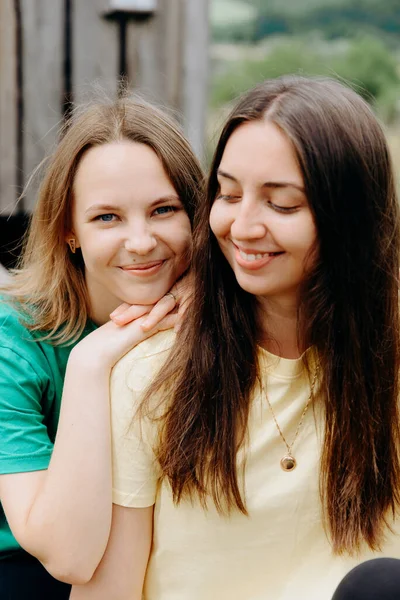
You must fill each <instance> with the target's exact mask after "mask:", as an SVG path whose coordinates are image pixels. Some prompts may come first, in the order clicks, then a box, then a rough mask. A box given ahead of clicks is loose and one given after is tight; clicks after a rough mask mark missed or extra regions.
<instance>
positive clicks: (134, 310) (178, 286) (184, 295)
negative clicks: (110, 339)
mask: <svg viewBox="0 0 400 600" xmlns="http://www.w3.org/2000/svg"><path fill="white" fill-rule="evenodd" d="M192 287H193V286H192V277H191V275H190V274H188V275H186V276H185V277H183V278H182V279H180V280H179V281H178V282H177V283H175V285H174V286H173V287H172V288H171V290H170V291H169V292H167V293H166V294H165V295H164V296H163V297H162V298H161V299H160V300H159V301H158V302H157V303H156V304H155V305H154V306H153V307H149V306H137V305H130V304H121V306H119V307H118V308H117V309H116V310H114V312H112V313H111V315H110V318H111V320H112V321H114V323H116V324H117V325H126V324H127V323H130V322H131V321H133V320H135V319H138V318H139V317H141V316H143V315H144V314H145V313H146V312H148V313H149V314H148V316H147V318H146V319H144V320H143V321H142V322H141V327H142V329H143V331H151V330H152V329H153V328H154V327H156V326H157V325H158V324H160V323H161V322H162V321H163V319H164V318H165V317H166V316H167V315H168V314H170V313H173V314H175V315H176V320H175V322H174V323H175V328H178V327H179V325H180V323H181V321H182V318H183V315H184V313H185V311H186V308H187V306H188V302H189V299H190V295H191V292H192ZM146 309H147V310H146ZM173 311H175V312H173ZM163 329H167V327H165V326H164V327H163Z"/></svg>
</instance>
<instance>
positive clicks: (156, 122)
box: [3, 97, 203, 343]
mask: <svg viewBox="0 0 400 600" xmlns="http://www.w3.org/2000/svg"><path fill="white" fill-rule="evenodd" d="M61 134H62V137H61V141H60V142H59V144H58V146H57V148H56V149H55V152H54V154H53V155H52V156H51V157H50V159H49V161H48V164H47V169H46V172H45V175H44V179H43V182H42V185H41V187H40V190H39V198H38V202H37V205H36V207H35V210H34V212H33V215H32V219H31V223H30V227H29V230H28V234H27V237H26V240H25V245H24V251H23V254H22V259H21V261H20V264H19V265H18V268H17V269H16V270H15V271H14V272H13V276H12V278H11V281H10V283H8V284H7V285H6V286H5V287H4V288H3V289H4V291H5V292H6V293H7V295H8V297H9V298H10V299H11V300H13V301H15V302H16V303H17V304H18V306H19V308H20V309H21V310H22V311H23V313H25V314H26V317H27V326H28V327H29V328H30V329H31V330H33V331H40V332H42V333H43V335H42V337H41V339H49V340H51V341H52V342H54V343H66V342H70V341H73V340H75V339H76V338H77V337H79V335H80V334H81V333H82V331H83V329H84V327H85V324H86V322H87V319H88V315H89V309H90V307H89V301H88V296H87V290H86V284H85V277H84V269H83V264H82V261H81V260H80V257H79V252H78V256H76V255H72V254H71V252H70V251H69V248H68V246H67V244H66V242H65V236H66V233H67V231H68V228H69V225H70V218H71V206H72V198H73V184H74V178H75V173H76V171H77V168H78V165H79V162H80V160H81V158H82V156H83V155H84V153H85V152H86V151H87V150H88V149H89V148H91V147H92V146H98V145H101V144H107V143H109V142H114V141H119V140H122V139H127V140H131V141H133V142H138V143H141V144H146V145H147V146H149V147H150V148H152V149H153V150H154V152H155V153H156V154H157V156H158V157H159V159H160V160H161V162H162V164H163V166H164V169H165V172H166V174H167V175H168V177H169V178H170V180H171V183H172V185H173V186H174V188H175V190H176V192H177V194H178V195H179V197H180V199H181V201H182V203H183V205H184V208H185V210H186V212H187V214H188V216H189V219H190V221H191V223H192V224H193V219H194V213H195V209H196V207H197V205H198V203H199V201H200V199H201V198H202V192H203V175H202V171H201V168H200V165H199V163H198V161H197V159H196V157H195V156H194V154H193V152H192V150H191V148H190V146H189V144H188V142H187V141H186V139H185V138H184V136H183V134H182V133H181V131H180V129H179V127H178V125H177V124H176V123H175V121H174V120H173V119H171V118H169V117H168V116H167V115H166V114H165V113H164V112H162V111H161V109H158V108H156V107H155V106H152V105H150V104H148V103H146V102H144V101H141V100H139V99H136V98H129V97H123V98H120V99H118V100H116V101H107V100H104V101H101V102H96V103H93V104H90V105H89V106H85V107H81V108H78V109H76V111H75V112H74V114H73V115H72V117H71V119H70V120H69V121H68V122H67V123H66V125H65V127H64V128H63V130H62V132H61Z"/></svg>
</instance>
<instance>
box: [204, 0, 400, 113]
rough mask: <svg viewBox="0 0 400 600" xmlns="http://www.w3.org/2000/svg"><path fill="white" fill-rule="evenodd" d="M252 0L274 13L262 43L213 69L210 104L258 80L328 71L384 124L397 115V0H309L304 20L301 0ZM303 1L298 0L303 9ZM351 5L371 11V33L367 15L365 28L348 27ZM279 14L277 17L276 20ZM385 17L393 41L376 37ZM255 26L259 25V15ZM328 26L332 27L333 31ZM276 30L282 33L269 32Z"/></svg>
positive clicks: (399, 110)
mask: <svg viewBox="0 0 400 600" xmlns="http://www.w3.org/2000/svg"><path fill="white" fill-rule="evenodd" d="M251 1H252V3H253V4H254V7H255V8H257V9H259V10H261V9H263V8H262V7H263V6H264V5H269V7H270V9H271V10H272V9H274V10H275V17H274V18H270V19H269V21H268V26H267V27H264V29H263V35H264V38H263V39H264V40H265V41H263V42H262V44H261V45H260V44H259V45H258V46H254V47H255V48H257V47H258V49H259V50H258V52H256V53H254V54H253V57H248V58H247V59H241V60H236V61H229V60H227V61H225V63H224V64H223V65H221V64H220V65H219V68H217V69H216V70H215V75H214V81H213V86H212V97H211V101H212V105H213V106H214V107H218V106H221V105H223V104H226V103H228V102H230V101H231V100H233V99H234V98H236V97H237V96H238V95H239V94H241V93H242V92H244V91H245V90H246V89H248V88H250V87H252V86H253V85H255V84H256V83H257V82H259V81H262V80H263V79H268V78H271V77H277V76H279V75H284V74H289V73H302V74H304V75H328V76H331V77H337V78H339V79H341V80H344V81H346V82H347V83H349V84H350V85H351V86H353V87H354V89H356V91H358V92H359V93H361V94H362V95H363V96H364V97H365V98H366V99H367V100H368V101H370V102H371V104H373V105H374V106H375V108H376V109H377V111H378V113H379V114H380V116H381V117H382V118H383V119H384V120H385V121H386V122H387V123H390V122H393V121H394V120H396V119H399V118H400V68H399V60H398V54H399V52H400V6H399V5H400V0H396V1H395V0H385V2H384V3H381V4H379V10H378V3H377V2H375V1H374V0H360V1H359V2H355V1H354V0H344V1H342V0H325V2H324V7H322V6H321V2H320V1H319V0H309V2H308V3H307V11H306V14H307V19H306V17H305V14H304V10H303V12H301V11H299V5H301V4H302V3H301V2H300V1H298V0H286V3H285V4H283V3H280V2H279V3H278V1H277V0H276V1H275V0H251ZM305 4H306V3H305V2H303V9H304V5H305ZM356 6H357V10H359V11H360V10H361V8H360V7H361V6H363V7H364V9H365V10H366V9H367V8H369V10H370V13H368V15H369V17H370V16H371V15H374V18H375V25H374V27H375V31H372V29H373V28H372V27H370V23H369V21H368V19H366V21H365V23H364V25H365V27H360V28H357V27H356V28H354V26H353V27H351V25H350V21H351V19H350V16H351V15H355V14H356V10H355V7H356ZM264 8H265V7H264ZM278 8H279V9H280V10H281V12H280V13H278ZM328 9H329V10H328ZM265 10H266V9H265ZM329 11H337V14H339V13H340V15H341V19H342V20H340V19H339V20H338V21H336V22H334V21H332V20H331V19H332V17H331V16H330V15H331V14H332V13H331V12H329ZM352 11H353V12H352ZM374 11H375V12H374ZM378 13H379V19H378ZM389 13H390V14H391V15H397V17H396V18H397V21H396V19H394V20H393V21H390V19H389V16H388V15H389ZM360 14H361V13H360V12H358V13H357V15H358V16H357V18H360ZM278 15H280V16H279V18H280V19H281V21H279V22H278ZM289 17H290V19H292V21H291V23H292V25H293V23H294V21H296V23H297V24H298V29H297V31H296V33H297V35H293V32H292V31H291V32H290V33H291V34H290V35H287V34H288V33H289V30H290V28H289V26H288V23H289V20H290V19H289ZM369 17H368V18H369ZM386 18H387V19H389V21H390V27H391V28H392V31H395V29H396V27H398V34H399V35H398V40H397V41H396V43H395V42H394V38H391V37H390V36H389V38H388V37H387V36H385V35H383V34H382V35H381V34H380V35H376V27H377V24H378V25H379V27H380V26H381V25H382V24H384V25H385V26H387V27H388V28H389V21H388V20H386V21H385V19H386ZM274 19H275V20H274ZM285 19H286V20H285ZM324 19H326V23H325V21H324ZM300 23H301V24H302V27H301V28H300ZM324 23H325V25H326V26H325V25H324ZM340 23H341V25H340ZM344 24H345V25H346V26H345V25H344ZM292 25H291V27H292ZM314 25H315V26H314ZM342 25H343V27H342ZM367 25H368V27H367ZM257 27H261V21H260V19H258V21H257ZM333 27H336V29H337V31H336V32H335V35H333V29H332V28H333ZM321 28H322V31H321ZM329 28H330V29H329ZM328 29H329V31H330V33H329V34H328V33H327V32H328ZM277 31H279V32H281V33H283V35H281V36H280V37H278V36H277V35H274V36H273V37H271V36H270V34H272V33H274V34H276V33H277ZM345 32H347V33H346V35H345ZM360 32H361V33H360ZM336 33H338V35H339V33H340V36H339V37H336ZM350 33H351V35H350ZM334 38H336V39H334ZM263 48H264V51H263ZM254 56H257V57H256V58H255V57H254Z"/></svg>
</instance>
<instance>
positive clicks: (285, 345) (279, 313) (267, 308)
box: [258, 298, 304, 359]
mask: <svg viewBox="0 0 400 600" xmlns="http://www.w3.org/2000/svg"><path fill="white" fill-rule="evenodd" d="M258 301H259V319H260V326H261V332H262V333H261V336H260V340H259V343H260V345H261V346H262V347H263V348H265V349H266V350H268V352H271V354H276V355H277V356H281V357H282V358H292V359H295V358H299V356H301V355H302V353H303V352H304V348H302V347H300V346H299V342H298V339H297V337H298V336H297V333H298V332H297V302H296V301H293V299H290V300H288V299H282V298H259V299H258Z"/></svg>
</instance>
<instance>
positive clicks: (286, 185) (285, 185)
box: [217, 169, 305, 194]
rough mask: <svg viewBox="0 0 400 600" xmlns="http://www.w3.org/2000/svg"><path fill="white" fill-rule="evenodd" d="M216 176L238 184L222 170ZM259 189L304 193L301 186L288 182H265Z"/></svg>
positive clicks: (234, 178)
mask: <svg viewBox="0 0 400 600" xmlns="http://www.w3.org/2000/svg"><path fill="white" fill-rule="evenodd" d="M217 174H218V175H220V177H223V178H224V179H229V180H230V181H234V182H235V183H239V181H238V180H237V179H236V177H233V175H230V174H229V173H227V172H226V171H222V169H218V171H217ZM261 187H263V188H266V187H268V188H274V189H280V188H295V189H296V190H299V192H302V193H303V194H304V193H305V191H304V188H303V186H301V185H297V183H291V182H289V181H266V182H265V183H263V184H262V186H261Z"/></svg>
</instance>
